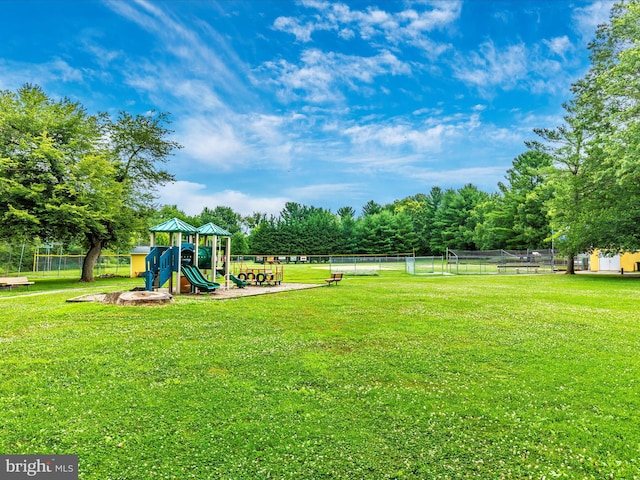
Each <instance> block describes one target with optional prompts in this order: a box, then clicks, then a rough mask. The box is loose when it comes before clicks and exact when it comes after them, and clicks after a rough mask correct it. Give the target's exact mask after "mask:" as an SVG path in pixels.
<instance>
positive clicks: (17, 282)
mask: <svg viewBox="0 0 640 480" xmlns="http://www.w3.org/2000/svg"><path fill="white" fill-rule="evenodd" d="M33 284H34V282H30V281H29V279H28V278H27V277H0V287H1V288H8V289H9V290H11V289H12V288H13V287H19V286H22V285H25V286H26V287H27V288H29V285H33Z"/></svg>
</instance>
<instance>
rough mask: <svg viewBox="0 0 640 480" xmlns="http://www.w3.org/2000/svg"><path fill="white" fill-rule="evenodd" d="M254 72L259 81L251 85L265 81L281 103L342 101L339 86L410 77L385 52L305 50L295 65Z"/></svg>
mask: <svg viewBox="0 0 640 480" xmlns="http://www.w3.org/2000/svg"><path fill="white" fill-rule="evenodd" d="M256 72H257V74H258V75H259V77H260V79H256V80H255V83H262V82H263V81H265V80H263V79H264V78H267V80H266V81H267V82H270V83H271V84H273V85H275V86H276V88H277V89H278V90H279V95H280V98H281V99H282V100H283V101H285V102H288V101H293V100H298V99H303V100H306V101H308V102H311V103H327V102H339V101H341V100H343V99H344V96H343V94H342V93H341V91H340V89H339V87H341V86H347V87H348V88H350V89H351V90H354V91H358V90H360V91H362V88H363V86H364V85H372V84H373V82H374V80H375V79H376V77H380V76H384V75H410V74H411V67H410V66H409V64H407V63H405V62H402V61H401V60H400V59H398V57H396V56H395V55H394V54H393V53H391V52H389V51H386V50H385V51H381V52H380V53H379V54H378V55H374V56H371V57H360V56H354V55H344V54H341V53H335V52H323V51H321V50H318V49H307V50H304V51H303V52H302V55H301V59H300V64H299V65H296V64H293V63H290V62H287V61H285V60H280V61H277V62H272V61H271V62H265V63H264V64H263V65H262V66H261V67H260V68H259V69H258V70H257V71H256Z"/></svg>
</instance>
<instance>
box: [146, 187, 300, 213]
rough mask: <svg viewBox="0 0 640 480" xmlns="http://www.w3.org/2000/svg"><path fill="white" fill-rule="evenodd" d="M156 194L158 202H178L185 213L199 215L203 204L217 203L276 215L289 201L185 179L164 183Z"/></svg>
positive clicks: (212, 204) (237, 209) (247, 211)
mask: <svg viewBox="0 0 640 480" xmlns="http://www.w3.org/2000/svg"><path fill="white" fill-rule="evenodd" d="M158 195H159V199H158V201H159V203H160V204H162V205H177V207H178V208H179V209H180V210H182V211H183V212H185V213H186V214H187V215H198V214H200V213H201V212H202V209H203V208H204V207H209V208H215V207H216V206H225V207H229V208H231V209H232V210H234V211H235V212H238V213H240V214H241V215H245V216H246V215H251V214H252V213H254V212H261V213H266V214H272V215H277V214H278V213H280V211H282V209H283V207H284V205H285V204H286V203H287V202H289V201H290V199H289V198H286V197H256V196H252V195H248V194H246V193H242V192H239V191H237V190H223V191H219V192H209V191H207V187H206V185H203V184H201V183H195V182H186V181H178V182H174V183H171V184H169V185H165V186H164V187H162V188H160V189H159V191H158Z"/></svg>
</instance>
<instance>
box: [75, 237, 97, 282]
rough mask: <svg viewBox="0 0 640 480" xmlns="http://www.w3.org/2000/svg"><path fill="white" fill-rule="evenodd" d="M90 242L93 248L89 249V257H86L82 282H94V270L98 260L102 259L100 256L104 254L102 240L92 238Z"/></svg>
mask: <svg viewBox="0 0 640 480" xmlns="http://www.w3.org/2000/svg"><path fill="white" fill-rule="evenodd" d="M90 242H91V246H90V247H89V251H88V252H87V255H86V256H85V257H84V263H83V264H82V277H81V278H80V281H81V282H93V281H94V278H93V269H94V267H95V266H96V262H97V261H98V258H100V254H101V253H102V240H100V239H99V238H95V237H92V238H91V239H90Z"/></svg>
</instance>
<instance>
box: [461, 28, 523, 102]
mask: <svg viewBox="0 0 640 480" xmlns="http://www.w3.org/2000/svg"><path fill="white" fill-rule="evenodd" d="M527 57H528V51H527V48H526V47H525V45H524V44H522V43H520V44H517V45H510V46H507V47H505V48H503V49H500V48H497V47H496V46H495V44H494V43H493V41H491V40H489V41H487V42H484V43H482V44H481V45H480V46H479V51H478V52H472V53H471V54H470V56H469V57H468V58H467V59H460V61H459V65H454V67H453V68H454V76H455V77H456V78H458V79H460V80H462V81H463V82H465V83H467V84H471V85H473V86H476V87H477V88H478V89H480V90H486V89H489V88H491V87H494V86H499V87H500V88H502V89H504V90H510V89H512V88H514V87H515V86H516V85H517V84H518V82H520V81H521V80H522V79H524V78H526V77H527V74H528V73H529V66H528V64H527Z"/></svg>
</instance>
